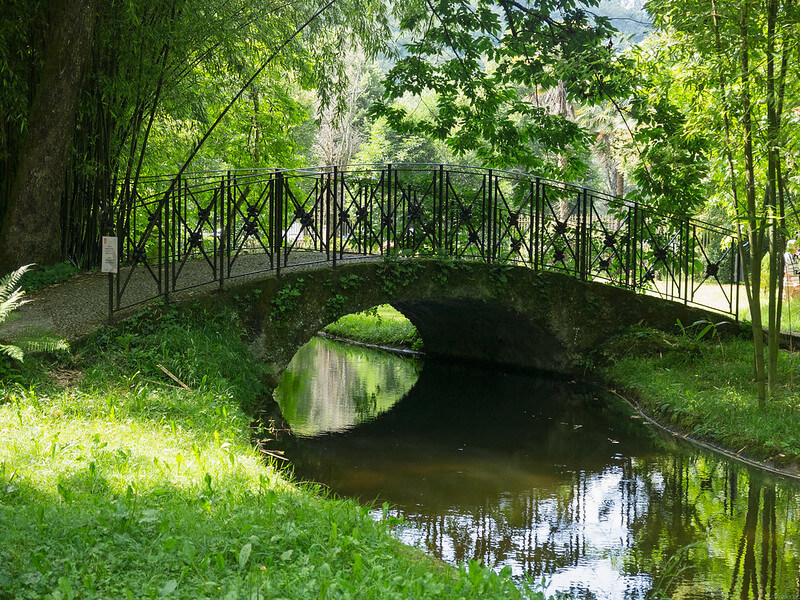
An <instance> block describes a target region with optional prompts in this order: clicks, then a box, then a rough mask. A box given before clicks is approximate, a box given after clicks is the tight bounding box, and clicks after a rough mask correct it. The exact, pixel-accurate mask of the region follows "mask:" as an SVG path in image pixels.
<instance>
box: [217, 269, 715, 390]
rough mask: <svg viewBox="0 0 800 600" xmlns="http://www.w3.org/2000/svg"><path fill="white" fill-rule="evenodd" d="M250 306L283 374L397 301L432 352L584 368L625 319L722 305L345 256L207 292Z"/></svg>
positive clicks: (688, 315) (665, 322)
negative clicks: (359, 315)
mask: <svg viewBox="0 0 800 600" xmlns="http://www.w3.org/2000/svg"><path fill="white" fill-rule="evenodd" d="M206 301H207V302H211V303H229V302H234V301H236V302H238V303H239V304H240V306H241V305H243V306H245V307H246V310H247V311H248V312H249V320H250V325H251V327H252V329H253V331H254V339H255V347H256V353H257V354H258V355H260V356H261V357H263V359H264V360H265V361H266V362H267V363H268V364H269V365H270V366H271V367H272V370H273V372H274V374H275V376H276V381H277V379H278V378H279V377H280V374H281V373H282V371H283V370H284V369H285V367H286V366H287V365H288V363H289V361H290V360H291V359H292V357H293V356H294V354H295V353H296V351H297V350H298V349H299V348H300V347H301V346H302V345H304V344H305V343H306V342H308V341H309V340H310V339H311V338H312V337H313V336H314V335H315V334H316V333H317V332H318V331H319V330H321V329H322V328H324V327H325V326H326V325H328V324H329V323H332V322H334V321H335V320H336V319H338V318H339V317H340V316H341V315H344V314H349V313H353V312H360V311H362V310H366V309H369V308H371V307H373V306H376V305H380V304H391V305H393V306H394V307H395V308H397V309H398V310H399V311H400V312H402V313H403V314H404V315H405V316H406V317H408V318H409V320H411V322H412V323H413V324H414V325H415V326H416V327H417V329H418V330H419V333H420V336H421V337H422V339H423V341H424V343H425V350H426V354H428V355H429V356H433V357H439V358H446V359H454V360H460V361H471V362H479V363H486V364H496V365H501V366H504V367H511V368H517V369H535V370H546V371H552V372H557V373H562V374H580V373H584V372H585V369H586V361H587V359H589V358H590V356H591V353H592V352H593V351H594V350H596V349H598V348H599V347H601V346H602V344H603V343H604V342H605V341H606V340H607V339H608V338H609V337H610V336H612V335H613V334H615V333H617V332H618V331H619V330H620V329H621V328H624V327H627V326H629V325H633V324H636V323H644V324H648V325H651V326H654V327H658V328H661V329H666V330H669V329H674V328H675V327H676V323H677V321H678V319H680V321H681V322H682V323H685V324H690V323H694V322H695V321H698V320H701V319H714V320H716V321H718V320H719V319H720V315H719V314H718V313H716V314H715V313H710V312H709V311H707V310H703V309H699V308H696V307H690V306H686V305H684V304H679V303H676V302H672V301H668V300H664V299H661V298H657V297H654V296H649V295H643V294H636V293H634V292H632V291H630V290H625V289H622V288H618V287H614V286H609V285H605V284H602V283H597V282H589V281H581V280H579V279H576V278H574V277H570V276H568V275H565V274H562V273H554V272H547V271H533V270H531V269H527V268H524V267H518V266H516V267H515V266H507V265H486V264H481V263H476V262H453V261H439V260H426V259H422V260H419V259H404V260H399V261H366V262H361V263H353V262H351V263H347V264H344V265H340V266H339V267H337V268H336V269H333V268H331V267H317V268H311V269H307V270H302V271H293V272H291V273H287V274H285V275H284V276H283V277H281V278H275V277H267V278H264V279H262V280H260V281H253V282H249V283H245V284H241V285H238V286H234V287H231V288H230V289H227V290H226V291H224V292H222V293H217V294H211V295H209V296H207V297H206Z"/></svg>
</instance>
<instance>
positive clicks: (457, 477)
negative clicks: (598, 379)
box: [278, 342, 800, 600]
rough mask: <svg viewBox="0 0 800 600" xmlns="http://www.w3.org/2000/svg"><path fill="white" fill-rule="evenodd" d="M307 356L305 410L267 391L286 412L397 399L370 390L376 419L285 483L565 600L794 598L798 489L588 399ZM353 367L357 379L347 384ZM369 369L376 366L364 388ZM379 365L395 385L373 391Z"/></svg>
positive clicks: (324, 448) (305, 459) (582, 389)
mask: <svg viewBox="0 0 800 600" xmlns="http://www.w3.org/2000/svg"><path fill="white" fill-rule="evenodd" d="M315 347H316V348H317V349H312V350H311V356H310V357H308V358H302V357H301V360H300V361H299V363H298V364H297V365H295V371H294V372H295V374H297V373H301V372H310V373H314V374H315V377H317V378H321V379H319V380H318V381H317V383H316V384H314V385H313V386H310V387H309V386H306V388H308V389H311V390H313V391H312V392H311V393H312V395H316V397H315V398H314V399H313V400H309V399H303V398H302V393H300V391H301V388H303V386H301V385H298V384H297V383H296V382H295V383H294V384H293V385H292V386H291V388H287V390H282V388H280V389H279V393H278V398H279V402H280V403H281V404H282V405H284V406H291V407H294V408H293V409H292V411H290V412H292V413H293V414H294V415H295V416H297V415H310V414H312V412H317V413H320V414H322V413H324V411H320V410H317V411H309V410H305V409H303V408H301V407H302V406H303V403H305V402H320V395H321V396H322V397H323V398H326V401H334V400H332V399H331V398H329V396H330V395H331V394H332V393H333V390H346V393H347V394H351V399H350V400H349V402H350V405H352V406H358V405H359V404H360V405H364V403H363V402H361V403H359V402H357V401H355V400H353V399H352V398H356V399H358V398H361V397H362V396H364V394H366V395H367V396H370V395H371V394H372V393H373V391H374V390H376V389H377V388H380V390H381V391H382V392H385V391H388V393H389V395H390V396H391V397H394V398H399V397H400V396H403V394H405V396H404V397H403V399H402V401H401V402H397V403H395V404H392V402H394V400H392V402H388V401H384V400H382V399H381V394H380V393H377V392H376V394H377V395H376V397H375V402H374V405H375V407H376V410H377V412H378V413H380V414H379V416H377V418H374V419H373V420H369V419H370V418H371V416H370V415H369V414H364V411H363V410H362V411H361V413H362V414H361V415H360V416H357V413H358V410H355V409H353V410H352V416H351V420H352V424H353V427H352V428H351V429H349V430H345V429H346V428H345V427H337V428H336V430H337V432H331V431H332V429H331V428H330V427H327V426H323V427H321V428H318V429H319V430H321V431H323V433H320V434H319V435H318V436H317V437H313V438H308V439H301V440H298V441H297V443H296V444H293V445H292V446H291V447H289V448H287V453H288V456H289V457H290V458H291V460H292V461H293V463H294V468H295V472H296V473H297V474H298V475H299V476H300V477H301V478H306V479H312V480H315V481H320V482H323V483H325V484H327V485H328V486H330V487H331V488H332V489H333V490H334V491H335V492H336V493H338V494H341V495H347V496H353V497H358V498H361V499H362V500H364V501H373V500H376V499H377V500H378V502H382V501H386V502H388V503H389V504H390V505H391V506H393V507H394V508H393V509H392V513H393V514H395V515H397V516H401V517H403V519H404V523H403V525H402V527H401V528H400V529H399V530H398V535H399V536H400V537H401V539H403V540H404V541H406V542H408V543H409V544H413V545H419V546H421V547H423V548H425V549H426V550H427V551H429V552H430V553H432V554H434V555H436V556H439V557H441V558H443V559H445V560H447V561H449V562H453V563H462V562H465V561H468V560H481V561H483V562H484V563H486V564H491V565H496V566H497V567H498V568H500V567H503V566H509V567H511V569H512V570H513V572H514V573H515V574H516V575H518V576H523V575H528V576H532V577H534V578H536V579H540V578H542V577H544V578H546V580H547V582H548V590H549V591H550V593H556V592H566V593H568V594H570V595H571V596H572V597H574V598H608V599H612V598H613V599H616V598H630V599H633V598H644V597H645V596H647V595H648V594H652V592H653V587H654V585H655V586H656V587H657V588H658V589H659V590H660V591H661V592H663V593H668V594H670V595H671V596H672V597H673V598H737V599H738V598H771V599H775V600H778V599H790V598H791V599H795V600H797V599H798V598H800V587H799V586H800V580H799V578H798V565H799V564H800V563H799V561H798V555H797V548H798V544H800V532H799V531H798V515H797V507H798V498H799V496H800V486H798V485H797V484H796V483H794V482H791V481H787V480H781V479H774V478H771V477H769V476H767V475H764V474H760V473H754V472H750V471H748V470H747V469H745V468H743V467H742V466H740V465H738V464H736V463H732V462H730V461H728V460H726V459H724V458H722V457H720V456H718V455H715V454H710V453H707V452H704V451H701V450H698V449H696V448H693V447H688V446H686V445H684V444H678V443H676V442H674V441H672V440H664V439H662V438H660V437H658V436H657V435H655V434H654V433H653V432H652V431H650V430H649V429H648V428H647V427H646V426H644V425H642V423H641V421H640V420H639V419H637V418H635V417H636V415H634V414H632V412H631V410H630V408H629V407H627V405H624V404H623V403H621V402H620V401H619V400H617V399H616V398H615V397H613V396H610V395H604V394H602V393H600V392H599V391H598V390H597V389H596V388H593V387H591V386H584V385H581V384H578V383H574V382H567V381H561V380H553V379H547V378H539V377H532V376H529V375H515V374H508V373H501V372H497V371H489V370H483V369H478V368H474V367H470V368H466V367H463V366H456V365H444V364H438V363H435V362H428V363H426V364H425V367H424V369H423V370H422V372H421V373H420V375H419V380H418V381H417V382H416V384H414V381H413V380H414V377H415V376H416V371H414V376H410V377H398V376H396V374H397V373H398V372H399V371H397V367H393V366H387V365H389V364H390V363H393V362H394V361H395V360H400V359H396V358H395V357H387V356H386V355H383V354H377V355H375V356H372V357H369V356H365V355H364V351H363V350H357V351H356V354H355V356H357V357H358V358H357V359H353V358H352V357H350V358H348V355H349V353H350V352H351V350H349V349H347V348H344V349H341V350H336V353H337V354H338V356H339V358H338V359H336V358H335V356H334V355H333V354H331V352H333V350H332V349H331V346H330V343H329V342H325V343H324V344H323V343H318V344H317V345H315ZM320 348H322V349H320ZM320 353H322V355H323V356H324V358H323V359H322V360H323V361H324V364H325V365H326V366H325V368H324V369H320V368H319V367H318V366H315V365H318V364H320V363H315V362H314V361H315V360H317V358H318V356H319V354H320ZM315 356H316V357H317V358H315ZM304 360H308V361H310V362H308V363H305V364H303V361H304ZM337 360H338V361H339V362H338V363H337ZM348 360H349V361H351V362H352V361H353V360H355V362H356V363H357V364H358V365H360V366H359V367H358V368H357V369H355V371H352V370H349V371H347V372H349V373H350V374H349V375H347V376H346V377H345V376H344V375H342V373H344V372H345V369H344V367H343V366H342V365H344V364H346V363H347V362H348ZM365 361H366V363H368V364H375V365H377V366H378V369H377V370H376V371H371V372H370V373H371V374H370V375H369V376H365V375H363V373H366V372H367V371H365V370H364V367H363V365H364V364H365ZM334 365H338V366H334ZM381 370H382V371H383V372H385V373H394V374H395V375H391V376H390V377H389V379H390V380H392V383H391V384H390V383H389V382H388V381H384V382H383V383H380V384H379V383H377V379H376V373H377V372H378V371H381ZM354 372H359V373H362V375H353V373H354ZM409 372H410V371H409ZM324 373H328V374H329V375H325V374H324ZM326 377H330V380H328V383H325V378H326ZM342 377H345V379H342ZM359 379H361V380H363V382H365V383H364V385H363V386H361V384H358V383H357V381H358V380H359ZM345 380H346V381H347V384H346V385H344V384H343V383H342V382H343V381H345ZM398 383H399V385H400V387H403V386H406V389H404V390H399V389H394V390H388V388H389V387H391V386H392V385H395V384H398ZM412 385H413V387H411V386H412ZM409 387H410V388H411V389H410V390H408V389H407V388H409ZM370 390H372V391H370ZM382 392H381V393H382ZM406 392H407V393H406ZM287 395H291V399H290V400H289V399H287V398H286V397H285V396H287ZM334 402H338V403H339V405H342V402H343V401H342V400H335V401H334ZM344 404H347V402H345V403H344ZM368 404H371V403H368ZM390 405H391V406H390ZM339 412H341V411H339ZM287 418H289V422H290V423H291V424H292V426H293V427H295V428H297V427H298V426H302V427H303V428H306V429H309V430H310V429H312V428H313V427H312V426H310V425H308V424H302V423H297V422H293V420H292V418H291V417H290V416H289V415H287ZM364 418H366V419H367V420H366V422H363V423H361V424H358V425H356V421H360V420H364ZM325 432H326V433H325ZM377 512H380V511H377ZM674 556H679V557H683V558H682V560H681V561H679V562H678V563H677V565H675V566H674V567H673V568H669V565H670V558H672V557H674ZM687 567H688V568H687Z"/></svg>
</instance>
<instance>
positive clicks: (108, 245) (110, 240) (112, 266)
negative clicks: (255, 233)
mask: <svg viewBox="0 0 800 600" xmlns="http://www.w3.org/2000/svg"><path fill="white" fill-rule="evenodd" d="M100 270H101V272H103V273H116V272H117V238H115V237H111V236H107V235H104V236H103V262H102V267H101V268H100Z"/></svg>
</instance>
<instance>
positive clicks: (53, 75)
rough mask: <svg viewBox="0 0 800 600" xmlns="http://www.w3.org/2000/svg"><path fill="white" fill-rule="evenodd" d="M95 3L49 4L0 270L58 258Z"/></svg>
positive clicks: (60, 0) (0, 238) (65, 0)
mask: <svg viewBox="0 0 800 600" xmlns="http://www.w3.org/2000/svg"><path fill="white" fill-rule="evenodd" d="M95 1H96V0H50V2H49V6H48V31H47V33H46V36H45V48H44V60H43V65H42V70H41V74H40V77H39V82H38V84H37V86H36V92H35V95H34V99H33V104H32V106H31V112H30V118H29V122H28V131H27V136H26V138H25V141H24V142H23V144H22V149H21V151H20V158H19V162H18V167H17V172H16V174H15V177H14V183H13V184H12V187H11V194H10V197H9V209H8V213H7V214H6V218H5V222H4V224H3V229H2V232H0V270H2V271H8V270H11V269H14V268H16V267H18V266H20V265H22V264H25V263H30V262H36V263H41V264H52V263H55V262H58V261H60V260H61V259H62V247H61V200H62V197H63V194H64V188H65V181H66V167H67V158H68V155H69V150H70V145H71V143H72V138H73V134H74V131H75V121H76V115H77V111H78V102H79V100H80V95H81V89H82V86H83V77H84V74H85V72H86V70H87V68H88V66H89V63H90V60H91V47H92V37H93V33H94V23H95V18H96V10H95Z"/></svg>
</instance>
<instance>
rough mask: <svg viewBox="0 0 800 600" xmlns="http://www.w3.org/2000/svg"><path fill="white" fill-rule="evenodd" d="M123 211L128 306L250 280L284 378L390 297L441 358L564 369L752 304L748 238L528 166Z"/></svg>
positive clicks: (302, 176)
mask: <svg viewBox="0 0 800 600" xmlns="http://www.w3.org/2000/svg"><path fill="white" fill-rule="evenodd" d="M113 221H114V223H115V226H114V231H113V232H109V233H111V234H112V235H111V236H110V237H111V238H112V240H115V243H116V248H117V252H116V256H114V257H112V258H111V259H110V260H109V262H108V263H105V264H106V266H107V267H108V268H111V270H112V271H114V272H113V273H110V274H109V276H108V277H109V280H108V306H109V313H110V314H111V315H113V314H115V313H117V312H118V311H123V310H125V309H128V308H131V307H133V306H136V305H137V304H139V303H142V302H146V301H147V300H150V299H152V298H156V297H160V296H171V295H173V294H178V293H181V292H185V291H190V290H195V289H200V290H208V289H210V288H218V289H220V290H222V291H225V290H228V289H239V292H238V293H239V294H240V295H241V293H242V290H247V289H249V290H250V291H252V294H253V296H252V297H253V298H254V304H255V305H256V306H257V307H258V310H259V311H260V312H259V315H258V316H254V318H256V319H257V320H258V323H259V330H260V332H261V338H260V339H261V343H262V344H263V347H264V351H265V355H267V356H273V357H274V366H275V368H276V371H278V372H279V371H280V370H281V369H282V368H283V366H285V362H286V361H288V359H289V358H290V357H291V355H292V354H293V353H294V351H293V348H295V347H296V346H297V344H298V343H300V342H301V341H302V340H304V339H307V338H308V337H310V336H311V335H312V334H313V333H314V332H316V331H317V330H318V329H319V328H320V327H321V326H323V325H324V324H325V323H326V322H329V321H330V320H332V319H333V318H334V317H335V316H338V315H339V314H344V313H346V312H353V311H358V310H362V309H365V308H369V307H371V306H374V305H376V304H380V303H384V302H389V303H392V304H394V305H395V306H396V307H397V308H399V309H400V310H401V312H403V313H405V314H406V315H407V316H408V317H409V318H410V319H411V321H412V322H414V324H415V325H416V326H417V327H418V329H419V330H420V333H421V335H422V336H423V338H424V340H425V342H426V349H427V350H428V352H429V353H431V354H434V355H435V354H439V355H445V354H446V355H449V356H452V357H457V358H463V359H470V360H491V361H494V362H502V363H505V364H508V365H511V366H519V367H537V368H545V369H551V370H561V371H564V370H569V369H568V365H573V364H575V363H576V361H577V362H580V361H582V360H584V359H585V357H586V352H587V351H588V350H589V349H591V348H592V347H594V346H596V343H597V340H598V339H600V338H602V337H603V336H605V335H607V334H608V333H609V332H610V331H611V330H612V329H616V328H618V327H619V326H621V325H623V324H625V323H629V322H639V321H640V320H645V321H647V322H650V323H652V324H656V325H658V324H660V325H667V326H673V325H674V324H675V322H676V319H677V318H681V320H682V321H683V322H693V321H694V320H696V318H695V317H697V318H699V317H700V316H701V313H699V312H693V311H692V307H694V308H698V309H706V310H712V311H714V312H717V313H722V314H724V315H727V316H728V317H729V318H730V317H732V316H735V315H736V314H737V312H738V301H739V300H738V289H739V285H738V272H739V268H738V264H737V252H736V248H735V240H734V235H733V232H731V231H729V230H726V229H725V228H722V227H719V226H716V225H713V224H709V223H704V222H701V221H698V220H695V219H691V218H688V217H686V216H681V215H673V214H667V213H664V212H661V211H658V210H654V209H652V208H650V207H648V206H646V205H644V204H641V203H637V202H632V201H628V200H624V199H621V198H615V197H612V196H608V195H606V194H603V193H600V192H597V191H594V190H590V189H588V188H583V187H578V186H573V185H568V184H565V183H562V182H557V181H550V180H547V179H544V178H541V177H536V176H533V175H528V174H524V173H516V172H507V171H497V170H493V169H482V168H474V167H462V166H459V167H455V166H446V165H416V164H400V165H396V164H388V165H367V166H363V165H358V166H346V167H324V168H316V169H295V170H280V169H279V170H269V171H267V170H240V171H226V172H214V173H196V174H192V175H188V176H187V175H184V176H180V177H176V178H169V177H166V178H151V179H141V180H138V181H137V182H136V184H131V185H126V186H124V189H123V193H122V194H121V198H120V201H119V203H118V205H117V206H116V207H114V210H113ZM112 245H113V243H112ZM298 270H300V271H301V272H298ZM254 282H258V283H254ZM258 290H261V292H260V293H259V292H258ZM256 294H258V298H256ZM657 299H661V300H665V301H671V302H669V303H665V302H658V301H657ZM690 313H691V314H692V315H694V316H689V314H690ZM717 319H718V317H717ZM287 353H288V354H287ZM523 356H524V357H525V358H521V357H523Z"/></svg>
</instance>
